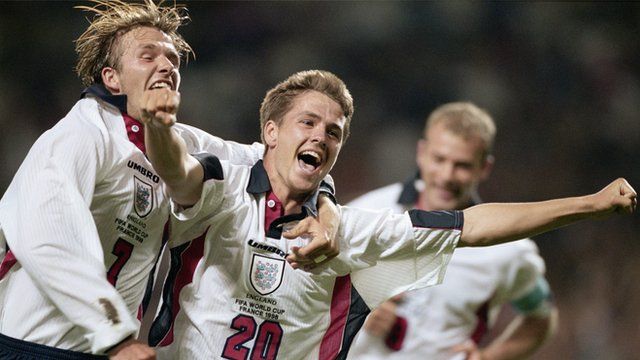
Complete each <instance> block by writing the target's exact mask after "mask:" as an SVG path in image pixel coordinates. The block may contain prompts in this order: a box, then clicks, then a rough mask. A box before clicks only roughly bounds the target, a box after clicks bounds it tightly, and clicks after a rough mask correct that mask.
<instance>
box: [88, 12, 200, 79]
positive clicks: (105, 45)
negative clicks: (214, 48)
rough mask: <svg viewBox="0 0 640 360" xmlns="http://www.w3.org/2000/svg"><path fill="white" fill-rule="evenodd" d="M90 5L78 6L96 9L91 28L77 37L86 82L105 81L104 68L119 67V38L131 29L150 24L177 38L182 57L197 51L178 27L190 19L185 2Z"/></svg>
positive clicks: (90, 23) (175, 40)
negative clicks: (102, 75) (183, 36)
mask: <svg viewBox="0 0 640 360" xmlns="http://www.w3.org/2000/svg"><path fill="white" fill-rule="evenodd" d="M92 2H93V3H94V4H95V5H94V6H93V7H90V6H76V8H77V9H81V10H85V11H88V12H92V13H94V18H93V20H90V21H89V27H88V28H87V30H86V31H85V32H84V33H83V34H82V35H80V37H78V39H77V40H76V53H77V54H78V63H77V64H76V73H77V74H78V76H79V77H80V79H81V80H82V83H83V84H84V85H85V86H90V85H92V84H94V83H102V78H101V71H102V69H103V68H105V67H107V66H110V67H114V68H117V66H118V60H119V57H120V54H118V53H117V51H116V48H117V47H116V46H115V44H116V43H117V40H118V39H119V38H120V37H121V36H122V35H124V34H126V33H127V32H129V31H130V30H131V29H134V28H136V27H140V26H149V27H154V28H157V29H158V30H160V31H162V32H164V33H165V34H167V35H168V36H169V37H170V38H171V40H172V41H173V45H174V46H175V47H176V50H177V51H178V54H179V55H180V58H182V59H184V60H185V61H186V60H188V57H189V54H192V55H193V49H191V46H189V44H188V43H187V42H186V41H185V40H184V39H183V38H182V36H181V35H180V34H178V32H177V31H178V28H179V27H180V26H181V25H183V24H185V23H186V22H187V21H188V20H189V16H188V15H187V14H186V8H185V7H184V6H182V5H176V4H175V3H174V5H173V6H162V2H163V1H162V0H161V1H160V2H159V3H158V4H157V5H156V4H155V3H154V2H153V0H144V1H143V2H142V3H126V2H124V1H121V0H111V1H107V0H92Z"/></svg>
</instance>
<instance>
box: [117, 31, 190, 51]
mask: <svg viewBox="0 0 640 360" xmlns="http://www.w3.org/2000/svg"><path fill="white" fill-rule="evenodd" d="M145 45H156V46H161V47H163V48H166V49H168V50H170V51H173V52H177V50H176V48H175V45H174V44H173V40H172V39H171V37H170V36H169V35H167V34H166V33H164V32H162V31H160V30H158V29H157V28H154V27H149V26H139V27H135V28H133V29H131V30H129V31H128V32H126V33H125V34H124V35H122V37H121V38H120V46H121V47H122V49H123V50H127V49H136V48H138V47H143V46H145Z"/></svg>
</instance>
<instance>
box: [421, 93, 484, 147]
mask: <svg viewBox="0 0 640 360" xmlns="http://www.w3.org/2000/svg"><path fill="white" fill-rule="evenodd" d="M436 124H443V125H444V126H445V128H446V129H447V130H449V131H451V132H452V133H454V134H456V135H458V136H461V137H464V138H466V139H469V138H472V137H478V138H480V139H481V140H482V142H484V145H485V151H484V154H483V158H485V157H486V156H488V155H490V154H491V152H492V151H493V143H494V140H495V137H496V124H495V123H494V122H493V119H492V118H491V115H489V113H487V112H486V111H485V110H483V109H481V108H479V107H478V106H476V105H475V104H473V103H470V102H452V103H447V104H444V105H441V106H439V107H438V108H436V109H435V110H434V111H433V112H431V114H430V115H429V117H428V118H427V122H426V126H425V129H424V135H425V138H426V136H427V133H428V131H429V129H430V128H431V127H432V126H434V125H436Z"/></svg>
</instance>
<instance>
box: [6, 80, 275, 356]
mask: <svg viewBox="0 0 640 360" xmlns="http://www.w3.org/2000/svg"><path fill="white" fill-rule="evenodd" d="M125 109H126V104H124V99H123V97H121V96H120V97H119V96H111V95H110V94H108V93H107V92H106V90H105V89H104V88H101V87H99V86H94V87H92V88H89V89H88V94H87V96H86V97H85V98H84V99H81V100H80V101H78V102H77V103H76V104H75V106H74V107H73V108H72V109H71V111H70V112H69V113H68V114H67V116H66V117H65V118H63V119H62V120H61V121H60V122H58V123H57V124H56V125H55V126H54V127H53V128H51V129H50V130H48V131H47V132H45V133H44V134H43V135H42V136H41V137H40V138H39V139H38V140H37V141H36V142H35V144H34V145H33V147H32V148H31V150H30V151H29V153H28V155H27V157H26V159H25V160H24V162H23V163H22V165H21V167H20V169H19V170H18V172H17V173H16V175H15V176H14V179H13V181H12V182H11V184H10V186H9V188H8V189H7V191H6V193H5V194H4V196H3V198H2V200H1V201H0V333H2V334H4V335H7V336H10V337H12V338H16V339H21V340H25V341H29V342H34V343H38V344H43V345H47V346H52V347H57V348H62V349H68V350H74V351H78V352H93V353H101V352H103V351H104V350H106V349H108V348H110V347H112V346H113V345H114V344H117V343H118V342H119V341H121V340H122V339H124V338H126V337H127V336H129V335H132V334H135V333H136V332H137V329H138V326H139V323H138V321H137V319H136V317H137V316H138V314H137V312H138V309H139V306H140V304H141V301H142V298H143V295H144V292H145V287H146V286H147V282H148V278H149V274H150V272H151V270H152V268H153V266H154V264H155V262H156V259H157V257H158V254H159V251H160V248H161V245H162V243H163V241H162V239H163V232H164V231H165V226H166V225H167V223H168V220H169V202H168V199H167V198H166V197H165V193H164V189H163V184H162V180H161V179H160V178H159V177H158V175H157V174H156V173H155V172H154V170H153V167H152V166H151V163H150V162H149V161H148V160H147V158H146V156H145V153H144V134H143V133H144V132H143V128H142V125H141V124H140V123H139V122H137V121H136V120H134V119H132V118H131V117H129V116H128V115H126V114H125V113H124V112H123V111H124V110H125ZM176 128H177V129H178V130H179V132H180V133H181V134H182V136H183V137H184V138H185V140H186V141H187V143H188V144H189V146H190V150H193V151H202V149H206V150H208V151H210V152H212V153H215V154H218V155H220V156H221V157H223V158H226V156H236V157H237V158H238V159H239V161H241V163H242V161H246V162H248V163H253V162H255V161H256V160H257V159H258V158H259V157H261V155H262V151H263V150H262V149H263V148H262V147H261V146H260V145H254V146H251V147H249V146H246V145H239V144H234V143H232V144H227V143H224V142H223V141H222V140H220V139H218V138H215V137H213V136H210V135H207V134H206V133H204V132H201V131H199V130H196V129H194V128H192V127H189V126H185V125H180V124H178V125H176ZM242 149H244V150H242ZM254 156H255V157H254ZM252 157H253V158H252ZM247 158H252V159H251V160H249V161H247V160H246V159H247Z"/></svg>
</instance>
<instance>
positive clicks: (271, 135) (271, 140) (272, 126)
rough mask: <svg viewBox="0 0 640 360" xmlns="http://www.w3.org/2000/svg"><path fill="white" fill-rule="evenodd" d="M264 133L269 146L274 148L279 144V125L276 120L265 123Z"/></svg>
mask: <svg viewBox="0 0 640 360" xmlns="http://www.w3.org/2000/svg"><path fill="white" fill-rule="evenodd" d="M263 134H264V142H265V144H266V145H267V147H271V148H273V147H276V145H278V125H277V124H276V123H275V121H273V120H269V121H267V122H266V123H265V124H264V129H263Z"/></svg>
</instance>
